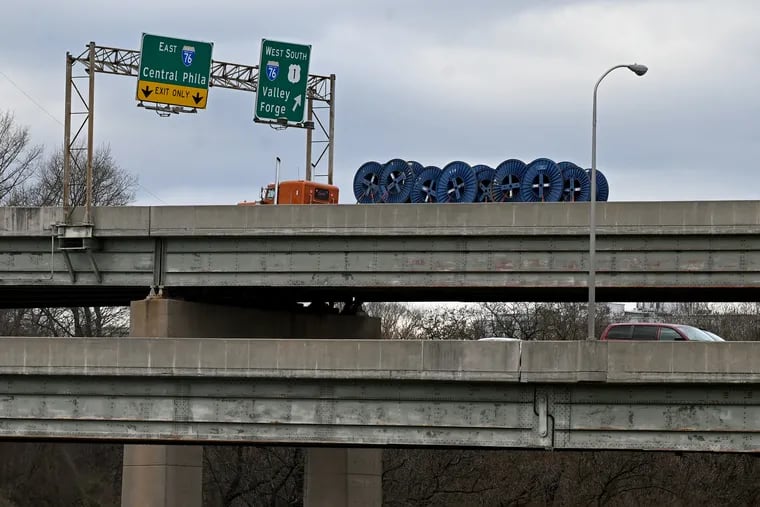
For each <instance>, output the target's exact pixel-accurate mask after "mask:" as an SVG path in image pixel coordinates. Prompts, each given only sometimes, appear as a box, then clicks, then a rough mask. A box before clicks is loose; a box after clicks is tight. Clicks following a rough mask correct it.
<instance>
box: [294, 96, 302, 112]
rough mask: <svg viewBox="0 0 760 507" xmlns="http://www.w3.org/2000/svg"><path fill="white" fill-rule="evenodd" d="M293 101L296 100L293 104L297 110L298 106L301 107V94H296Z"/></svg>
mask: <svg viewBox="0 0 760 507" xmlns="http://www.w3.org/2000/svg"><path fill="white" fill-rule="evenodd" d="M293 102H295V103H294V104H293V111H295V110H296V108H297V107H301V96H300V95H296V98H294V99H293Z"/></svg>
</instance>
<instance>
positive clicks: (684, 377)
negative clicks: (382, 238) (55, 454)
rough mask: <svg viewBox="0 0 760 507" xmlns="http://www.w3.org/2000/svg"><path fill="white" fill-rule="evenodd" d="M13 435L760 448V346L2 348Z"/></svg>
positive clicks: (161, 342) (170, 343)
mask: <svg viewBox="0 0 760 507" xmlns="http://www.w3.org/2000/svg"><path fill="white" fill-rule="evenodd" d="M0 349H1V350H3V351H4V353H3V354H2V355H0V374H1V375H2V379H3V380H2V382H0V438H5V439H9V438H10V439H13V438H52V439H72V438H73V439H84V440H118V441H124V442H138V441H139V442H184V443H202V442H256V443H267V444H270V443H287V444H293V445H297V444H321V445H331V446H336V445H352V446H364V447H366V446H378V445H379V446H382V445H408V446H428V445H433V446H460V447H516V448H552V449H649V450H660V449H674V450H696V451H737V452H757V451H758V450H759V449H760V342H757V343H756V342H726V343H698V342H686V343H623V342H620V343H607V342H472V341H423V342H419V341H376V340H268V339H203V338H197V339H191V338H145V339H143V338H90V339H82V338H0Z"/></svg>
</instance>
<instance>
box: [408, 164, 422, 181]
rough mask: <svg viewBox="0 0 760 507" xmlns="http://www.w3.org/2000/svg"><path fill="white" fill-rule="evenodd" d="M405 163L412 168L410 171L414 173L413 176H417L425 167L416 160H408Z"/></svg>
mask: <svg viewBox="0 0 760 507" xmlns="http://www.w3.org/2000/svg"><path fill="white" fill-rule="evenodd" d="M407 164H409V167H411V168H412V172H413V173H414V177H415V178H416V177H417V176H419V175H420V173H421V172H422V171H424V170H425V167H424V166H423V165H422V164H420V163H419V162H417V161H416V160H409V161H408V162H407Z"/></svg>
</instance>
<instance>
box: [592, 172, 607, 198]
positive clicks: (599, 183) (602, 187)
mask: <svg viewBox="0 0 760 507" xmlns="http://www.w3.org/2000/svg"><path fill="white" fill-rule="evenodd" d="M586 174H588V178H589V182H590V181H591V169H586ZM589 186H590V183H589ZM609 196H610V186H609V184H608V183H607V177H606V176H604V173H602V171H600V170H599V169H597V170H596V200H597V201H606V200H607V199H608V198H609ZM589 200H591V190H589Z"/></svg>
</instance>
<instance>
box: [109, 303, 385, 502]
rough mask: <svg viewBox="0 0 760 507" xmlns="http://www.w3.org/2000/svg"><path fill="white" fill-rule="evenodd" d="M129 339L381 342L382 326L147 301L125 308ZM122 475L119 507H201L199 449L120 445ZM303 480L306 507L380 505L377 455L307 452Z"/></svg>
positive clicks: (347, 318)
mask: <svg viewBox="0 0 760 507" xmlns="http://www.w3.org/2000/svg"><path fill="white" fill-rule="evenodd" d="M130 336H135V337H154V338H180V337H182V338H203V337H209V336H213V337H217V338H312V339H343V338H346V339H379V338H380V321H379V319H375V318H371V317H366V316H354V315H334V314H305V313H295V312H286V311H264V310H258V309H251V308H237V307H228V306H217V305H209V304H202V303H194V302H189V301H179V300H174V299H168V298H148V299H144V300H141V301H133V302H132V304H131V307H130ZM273 366H274V365H273ZM122 470H123V473H122V487H121V488H122V490H121V505H122V507H201V504H202V500H203V495H202V484H203V473H202V471H203V447H201V446H192V445H125V446H124V462H123V469H122ZM304 475H305V479H304V483H305V485H304V505H305V506H306V507H314V506H323V505H324V506H328V505H329V506H332V507H343V506H345V507H348V506H350V505H366V506H375V505H376V506H380V505H381V504H382V481H381V478H382V450H381V449H332V448H311V449H307V450H306V469H305V471H304ZM357 502H358V503H357Z"/></svg>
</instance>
